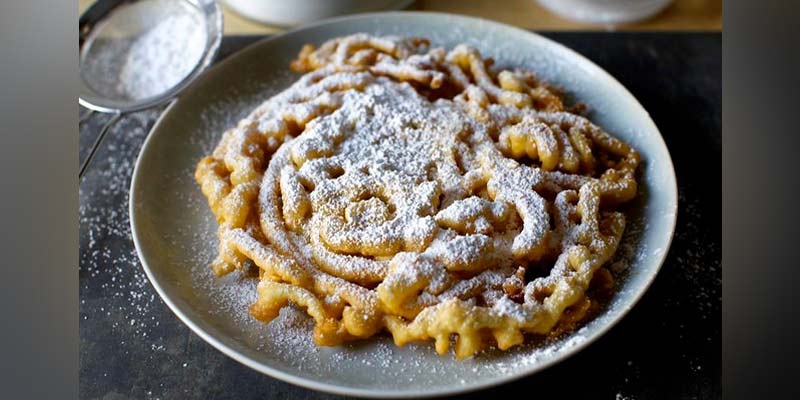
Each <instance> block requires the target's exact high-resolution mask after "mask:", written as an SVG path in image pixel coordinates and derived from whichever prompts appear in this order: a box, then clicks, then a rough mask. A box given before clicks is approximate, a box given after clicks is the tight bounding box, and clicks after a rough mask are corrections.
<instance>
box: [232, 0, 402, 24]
mask: <svg viewBox="0 0 800 400" xmlns="http://www.w3.org/2000/svg"><path fill="white" fill-rule="evenodd" d="M411 2H412V0H290V1H287V0H225V3H227V4H228V6H229V7H230V8H232V9H233V10H234V11H236V12H237V13H239V14H241V15H243V16H245V17H247V18H250V19H253V20H255V21H258V22H263V23H265V24H273V25H297V24H302V23H305V22H310V21H316V20H319V19H324V18H329V17H334V16H337V15H344V14H355V13H363V12H369V11H381V10H398V9H401V8H405V7H408V5H409V4H411Z"/></svg>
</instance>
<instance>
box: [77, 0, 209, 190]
mask: <svg viewBox="0 0 800 400" xmlns="http://www.w3.org/2000/svg"><path fill="white" fill-rule="evenodd" d="M79 29H80V30H79V40H80V47H79V49H80V50H79V51H80V53H79V60H80V78H81V79H80V86H79V87H80V89H79V94H78V102H79V103H80V104H81V105H82V106H84V107H86V108H88V109H89V111H88V112H87V113H85V114H84V115H83V116H81V118H80V123H81V124H83V123H85V122H86V121H88V120H89V119H90V118H91V117H92V115H93V114H94V113H95V112H103V113H111V114H113V115H114V116H113V117H112V118H111V119H110V120H108V122H106V123H105V125H103V127H102V129H101V130H100V133H99V134H98V136H97V139H95V141H94V143H93V145H92V147H91V149H90V151H89V153H88V155H87V156H86V157H85V158H84V160H82V161H81V166H80V171H79V173H78V177H79V179H81V178H83V175H84V173H85V172H86V170H87V168H88V166H89V164H90V163H91V161H92V158H93V157H94V155H95V153H96V152H97V149H98V148H99V147H100V145H101V144H102V142H103V139H104V138H105V135H106V133H107V132H108V131H109V129H110V128H111V126H113V125H114V124H115V123H116V122H117V121H118V120H119V119H120V117H121V116H123V115H125V114H127V113H131V112H135V111H141V110H145V109H148V108H152V107H157V106H160V105H163V104H165V103H167V102H168V101H170V100H172V99H173V98H175V97H176V96H177V95H178V94H179V93H180V92H181V90H183V89H184V88H185V87H186V86H188V85H189V84H190V83H191V82H192V81H193V80H194V79H195V78H196V77H197V76H199V75H200V73H202V72H203V70H205V69H206V67H208V66H209V65H210V64H211V62H212V60H213V58H214V55H215V54H216V52H217V49H218V48H219V44H220V41H221V39H222V11H221V9H220V7H219V4H218V3H217V1H215V0H100V1H97V2H96V3H94V4H93V5H92V6H91V7H90V8H89V9H88V10H86V12H85V13H84V14H83V15H82V16H81V18H80V21H79Z"/></svg>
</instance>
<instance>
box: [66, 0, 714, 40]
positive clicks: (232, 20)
mask: <svg viewBox="0 0 800 400" xmlns="http://www.w3.org/2000/svg"><path fill="white" fill-rule="evenodd" d="M92 3H94V0H78V6H79V9H80V11H81V12H83V11H84V10H85V9H86V8H87V7H88V6H89V5H91V4H92ZM223 9H224V13H225V21H224V24H225V34H226V35H243V34H267V33H276V32H281V31H283V30H285V28H281V27H276V26H269V25H263V24H260V23H258V22H255V21H252V20H249V19H247V18H245V17H242V16H241V15H239V14H237V13H235V12H234V11H233V10H231V9H230V7H228V6H227V5H225V4H224V1H223ZM408 9H409V10H420V11H437V12H448V13H454V14H465V15H471V16H476V17H482V18H487V19H491V20H495V21H499V22H503V23H506V24H509V25H514V26H518V27H520V28H525V29H534V30H549V31H558V30H570V31H572V30H574V31H597V30H604V31H648V30H657V31H663V30H672V31H721V30H722V0H675V1H674V2H673V3H672V4H671V5H670V6H669V7H667V9H666V10H664V11H663V12H661V13H660V14H658V15H656V16H654V17H652V18H650V19H649V20H646V21H642V22H637V23H634V24H627V25H617V26H607V25H592V24H585V23H581V22H576V21H572V20H568V19H565V18H562V17H559V16H557V15H555V14H553V13H551V12H549V11H547V10H546V9H544V8H543V7H541V6H539V4H538V3H537V2H536V0H503V1H486V0H459V1H455V0H417V1H415V2H414V3H413V4H412V5H411V6H410V7H409V8H408Z"/></svg>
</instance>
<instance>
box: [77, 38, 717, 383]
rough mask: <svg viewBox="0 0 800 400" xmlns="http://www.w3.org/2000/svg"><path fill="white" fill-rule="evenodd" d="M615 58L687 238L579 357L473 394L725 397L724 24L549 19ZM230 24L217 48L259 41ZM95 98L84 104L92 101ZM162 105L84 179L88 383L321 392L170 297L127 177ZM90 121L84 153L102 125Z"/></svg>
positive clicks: (116, 131) (83, 346)
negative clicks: (650, 122)
mask: <svg viewBox="0 0 800 400" xmlns="http://www.w3.org/2000/svg"><path fill="white" fill-rule="evenodd" d="M545 36H548V37H550V38H552V39H554V40H556V41H558V42H561V43H563V44H565V45H567V46H569V47H571V48H573V49H575V50H576V51H578V52H579V53H581V54H583V55H585V56H586V57H588V58H589V59H591V60H593V61H594V62H595V63H597V64H598V65H600V66H601V67H603V68H605V69H606V70H607V71H608V72H609V73H611V75H613V76H615V77H616V78H617V79H618V80H619V81H620V82H622V84H623V85H625V86H626V87H627V88H628V89H629V90H630V91H631V92H632V93H633V95H634V96H636V98H637V99H639V101H640V102H641V103H642V104H643V105H644V107H645V109H647V110H648V112H650V114H651V115H652V117H653V119H654V120H655V122H656V124H657V125H658V127H659V129H660V130H661V133H662V134H663V136H664V139H665V141H666V143H667V146H668V147H669V150H670V153H671V154H672V157H673V162H674V163H675V169H676V173H677V176H678V186H679V201H680V204H679V213H678V225H677V230H676V232H675V238H674V240H673V243H672V247H671V248H670V251H669V255H668V257H667V261H666V263H665V264H664V266H663V268H662V270H661V272H660V273H659V275H658V277H657V278H656V280H655V282H654V283H653V285H652V286H651V288H650V289H649V290H648V292H647V293H646V294H645V296H644V297H643V298H642V299H641V301H640V302H639V303H638V304H637V305H636V307H634V309H633V310H632V311H631V312H630V313H629V314H628V316H626V317H625V318H624V319H623V320H622V321H621V322H620V323H619V324H618V325H617V326H616V327H614V328H613V329H612V330H611V331H609V332H608V333H607V334H606V335H604V336H603V337H602V338H600V339H599V340H598V341H597V342H595V343H594V344H592V345H591V346H589V347H588V348H587V349H585V350H583V351H582V352H580V353H579V354H577V355H575V356H573V357H571V358H569V359H568V360H566V361H564V362H562V363H560V364H558V365H556V366H554V367H552V368H549V369H547V370H546V371H543V372H540V373H538V374H535V375H533V376H529V377H526V378H523V379H520V380H517V381H515V382H513V383H510V384H506V385H502V386H499V387H496V388H493V389H489V390H485V391H480V392H476V393H473V394H471V395H467V396H465V397H466V398H484V397H487V396H498V397H499V396H503V395H511V394H513V393H518V392H519V391H520V390H522V391H529V392H530V393H531V394H534V393H535V394H536V395H538V396H541V397H543V398H553V397H554V398H561V396H564V395H566V397H567V398H573V397H574V398H592V399H594V398H604V399H628V398H631V399H661V398H687V399H688V398H701V399H705V398H720V397H721V308H722V283H721V277H722V265H721V257H722V244H721V211H720V204H721V179H722V169H721V154H722V137H721V118H722V106H721V95H722V87H721V60H722V50H721V45H722V36H721V34H719V33H545ZM257 39H258V38H257V37H226V38H225V40H223V44H222V48H221V51H220V55H219V57H218V58H224V57H225V56H227V55H229V54H231V53H233V52H235V51H236V50H238V49H240V48H242V47H244V46H245V45H247V44H250V43H252V42H254V41H256V40H257ZM85 111H86V110H81V112H85ZM158 114H159V110H156V111H147V112H140V113H136V114H133V115H130V116H127V117H125V118H123V120H122V121H121V122H120V123H119V124H117V125H116V126H115V127H114V128H113V129H112V131H111V132H110V133H109V137H108V138H107V139H106V143H105V146H104V147H103V148H102V149H101V150H100V151H99V152H98V154H97V157H96V159H95V160H94V163H93V165H92V166H91V167H90V170H89V171H88V173H87V175H86V177H85V180H84V181H83V182H82V184H81V186H80V194H79V195H80V228H79V229H80V269H79V273H78V276H79V284H80V314H79V318H80V349H79V350H80V378H79V379H80V386H79V387H80V397H81V398H86V399H97V398H101V399H129V398H130V399H142V398H153V399H155V398H161V399H178V398H203V399H211V398H214V399H251V398H293V399H320V398H336V397H337V396H333V395H328V394H324V393H319V392H314V391H311V390H307V389H303V388H300V387H297V386H293V385H291V384H288V383H284V382H282V381H279V380H276V379H273V378H270V377H268V376H264V375H261V374H260V373H258V372H255V371H253V370H251V369H249V368H247V367H245V366H243V365H241V364H239V363H237V362H236V361H234V360H232V359H230V358H228V357H227V356H225V355H223V354H222V353H221V352H219V351H217V350H216V349H214V348H213V347H211V346H210V345H208V344H206V343H205V342H204V341H203V340H202V339H200V338H199V337H198V336H196V335H195V334H194V333H192V332H191V331H190V330H189V328H187V327H185V326H184V325H183V324H182V323H181V322H180V321H179V320H178V319H177V318H176V317H175V316H174V315H173V314H172V312H171V311H170V310H169V309H168V308H167V306H166V305H165V304H164V303H163V302H162V301H161V300H160V299H159V297H158V295H157V294H156V293H155V291H154V290H153V288H152V286H151V285H150V283H149V282H148V281H147V278H146V277H145V275H144V272H143V271H142V269H141V266H140V264H139V260H138V258H137V256H136V252H135V249H134V246H133V242H132V240H131V237H130V227H129V224H128V188H129V185H130V177H131V173H132V170H133V165H134V163H135V160H136V156H137V154H138V152H139V148H140V146H141V144H142V142H143V140H144V138H145V136H146V134H147V131H148V130H149V129H150V127H151V126H152V124H153V122H154V121H155V119H156V118H157V117H158ZM107 118H108V116H106V115H95V116H93V117H92V119H91V120H90V121H89V123H87V124H85V125H84V126H83V127H82V129H81V131H80V135H81V136H80V156H81V159H82V158H83V157H84V156H85V154H86V152H87V150H88V147H89V145H90V144H91V142H92V141H93V139H94V136H95V135H96V134H97V132H98V131H99V126H100V125H101V124H102V123H103V121H105V120H106V119H107Z"/></svg>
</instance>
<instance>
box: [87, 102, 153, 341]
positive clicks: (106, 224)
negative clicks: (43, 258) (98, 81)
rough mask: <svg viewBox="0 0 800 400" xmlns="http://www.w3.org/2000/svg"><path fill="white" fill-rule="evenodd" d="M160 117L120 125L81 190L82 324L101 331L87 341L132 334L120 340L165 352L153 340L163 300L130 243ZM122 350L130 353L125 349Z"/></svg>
mask: <svg viewBox="0 0 800 400" xmlns="http://www.w3.org/2000/svg"><path fill="white" fill-rule="evenodd" d="M159 111H160V110H155V111H146V112H140V113H135V114H131V115H129V116H128V117H127V118H126V119H124V120H122V121H120V122H119V123H118V124H117V125H116V127H115V128H113V129H112V131H111V132H109V138H108V139H107V142H106V146H105V147H104V148H102V149H101V150H100V151H99V153H98V157H97V158H96V159H95V161H94V163H93V165H92V166H91V167H90V168H89V170H88V171H87V174H86V176H85V177H84V181H83V182H82V185H81V186H80V187H79V192H78V195H79V198H80V207H79V230H80V247H79V251H80V264H79V267H78V271H79V276H80V286H79V290H80V298H81V302H80V311H79V315H80V317H79V318H80V320H81V322H82V323H83V321H89V319H90V318H99V320H98V321H93V322H92V325H91V326H94V327H96V328H95V329H93V330H91V331H88V330H84V329H81V337H82V338H83V337H84V335H89V336H94V335H98V334H101V333H103V334H105V333H107V332H111V333H112V334H114V333H115V332H120V331H124V332H126V333H127V334H126V335H120V336H124V337H135V338H147V340H148V341H151V342H152V346H153V347H152V348H153V350H158V349H162V348H163V345H162V344H161V343H158V340H159V339H158V338H154V337H152V336H153V331H154V328H155V327H157V326H158V325H159V323H160V322H159V320H158V319H157V318H156V316H155V314H154V313H153V311H154V304H155V303H156V302H157V301H158V300H157V296H156V294H155V292H154V291H153V290H152V288H151V286H150V284H149V282H148V280H147V277H146V276H145V274H144V272H143V271H142V269H141V267H140V266H139V260H138V257H137V255H136V251H135V249H134V247H133V245H132V243H130V240H131V230H130V224H129V220H128V210H127V207H128V187H129V184H130V178H131V174H132V173H133V165H134V160H135V159H136V154H137V153H138V150H139V146H140V145H141V143H142V141H143V140H144V137H145V136H146V132H147V130H148V129H149V125H150V124H152V122H153V120H154V119H155V118H156V117H157V116H158V113H159ZM91 129H92V127H91V126H89V127H87V128H86V130H87V131H89V130H91ZM84 132H86V131H84ZM84 132H82V134H84ZM95 133H96V132H95ZM123 134H124V135H126V138H125V140H122V138H121V136H120V135H123ZM99 282H101V283H99ZM106 324H107V325H106ZM100 326H102V327H104V328H105V329H102V328H100ZM119 344H120V345H124V344H125V343H124V341H123V342H121V343H119ZM121 350H122V351H125V352H127V351H128V350H127V348H126V347H124V346H123V347H121Z"/></svg>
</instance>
